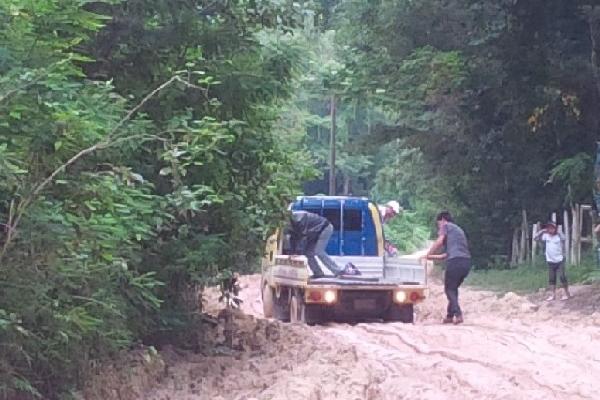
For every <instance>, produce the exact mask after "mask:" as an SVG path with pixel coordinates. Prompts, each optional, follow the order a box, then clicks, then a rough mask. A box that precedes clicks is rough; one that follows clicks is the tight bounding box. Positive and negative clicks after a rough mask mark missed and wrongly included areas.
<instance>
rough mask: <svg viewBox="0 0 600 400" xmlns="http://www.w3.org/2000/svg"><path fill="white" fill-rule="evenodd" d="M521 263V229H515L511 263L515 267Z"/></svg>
mask: <svg viewBox="0 0 600 400" xmlns="http://www.w3.org/2000/svg"><path fill="white" fill-rule="evenodd" d="M518 263H519V229H515V230H514V231H513V237H512V251H511V254H510V265H511V267H515V266H516V265H517V264H518Z"/></svg>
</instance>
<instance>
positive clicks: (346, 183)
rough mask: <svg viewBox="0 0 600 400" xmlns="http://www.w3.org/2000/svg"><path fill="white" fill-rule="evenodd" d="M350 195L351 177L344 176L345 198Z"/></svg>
mask: <svg viewBox="0 0 600 400" xmlns="http://www.w3.org/2000/svg"><path fill="white" fill-rule="evenodd" d="M349 194H350V176H348V175H346V174H344V196H348V195H349Z"/></svg>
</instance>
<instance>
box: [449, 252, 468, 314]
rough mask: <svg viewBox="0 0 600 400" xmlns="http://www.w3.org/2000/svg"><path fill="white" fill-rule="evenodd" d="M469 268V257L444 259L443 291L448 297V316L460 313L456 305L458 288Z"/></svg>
mask: <svg viewBox="0 0 600 400" xmlns="http://www.w3.org/2000/svg"><path fill="white" fill-rule="evenodd" d="M470 270H471V259H470V258H451V259H450V260H448V261H446V274H445V276H444V292H446V297H447V298H448V315H447V316H448V318H452V317H458V316H461V315H462V311H461V309H460V306H459V305H458V288H459V286H460V285H462V283H463V282H464V280H465V278H466V277H467V275H469V271H470Z"/></svg>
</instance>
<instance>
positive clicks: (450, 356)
mask: <svg viewBox="0 0 600 400" xmlns="http://www.w3.org/2000/svg"><path fill="white" fill-rule="evenodd" d="M362 329H363V330H364V331H366V332H367V333H369V337H371V338H378V337H381V336H392V337H394V338H396V339H398V340H399V341H400V342H401V343H402V344H404V345H405V346H407V347H409V348H410V349H411V350H413V351H414V352H415V353H417V354H419V355H421V356H436V355H437V356H440V357H442V358H444V359H447V360H450V361H452V362H456V363H458V364H464V363H472V364H478V365H481V366H483V367H485V368H487V369H489V370H492V371H502V375H505V377H507V376H510V377H511V378H510V379H512V380H514V378H515V377H517V376H518V377H519V380H522V379H523V378H524V375H526V376H527V377H528V378H529V380H530V381H531V382H533V383H535V384H536V385H537V386H539V387H540V388H543V389H546V390H548V391H550V392H551V393H552V395H553V396H554V397H556V396H557V395H559V394H560V395H561V396H572V395H580V396H581V393H579V392H577V393H572V392H569V391H568V390H567V389H565V388H564V387H563V386H558V387H554V386H551V385H547V384H545V383H543V382H540V381H539V380H538V379H536V378H535V377H534V376H533V375H532V374H531V373H528V372H526V371H524V370H523V369H519V370H516V371H515V370H512V369H510V368H507V367H506V366H505V364H498V363H491V362H487V361H484V360H480V359H476V358H471V357H465V356H461V355H457V354H455V353H452V352H449V351H446V350H427V349H424V348H423V347H421V346H419V345H417V344H415V343H414V342H412V341H410V340H408V339H407V338H406V337H405V336H404V335H402V334H400V333H398V330H399V329H397V330H396V331H395V332H393V331H390V330H388V329H376V328H371V327H368V326H363V327H362ZM380 342H381V340H380ZM526 348H529V347H528V346H526ZM465 382H466V381H465ZM521 384H523V383H522V382H521ZM583 398H589V399H591V398H592V397H588V396H583Z"/></svg>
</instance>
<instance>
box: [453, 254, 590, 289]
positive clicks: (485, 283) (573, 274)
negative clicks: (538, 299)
mask: <svg viewBox="0 0 600 400" xmlns="http://www.w3.org/2000/svg"><path fill="white" fill-rule="evenodd" d="M599 277H600V270H599V269H598V267H597V266H596V263H595V260H593V259H589V258H586V259H585V260H584V262H583V263H582V265H580V266H577V267H573V266H567V280H568V281H569V284H570V285H574V284H582V283H589V282H590V281H591V280H594V279H598V278H599ZM465 283H466V284H467V285H470V286H474V287H476V288H479V289H485V290H492V291H498V292H515V293H531V292H535V291H537V290H539V289H540V288H546V287H548V267H547V266H546V264H537V265H521V266H519V267H517V268H511V269H485V270H482V269H476V270H473V271H471V273H470V274H469V276H468V277H467V279H466V281H465ZM559 284H560V283H559Z"/></svg>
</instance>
